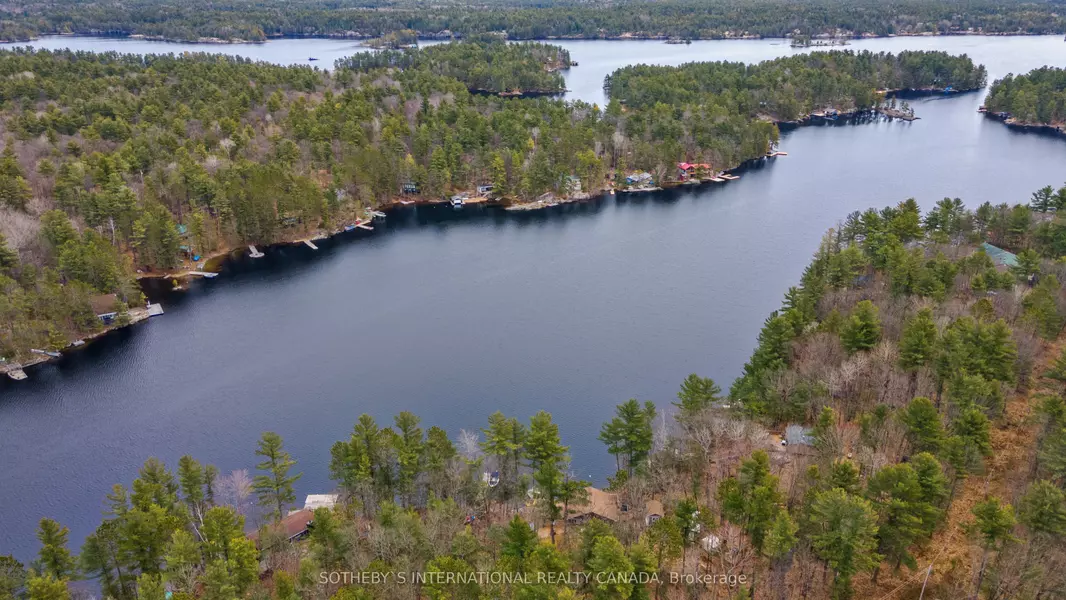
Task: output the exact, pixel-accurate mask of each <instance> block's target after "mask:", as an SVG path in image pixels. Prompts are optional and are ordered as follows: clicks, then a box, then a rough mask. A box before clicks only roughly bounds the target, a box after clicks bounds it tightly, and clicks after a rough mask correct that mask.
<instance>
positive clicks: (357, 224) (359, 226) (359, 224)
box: [355, 223, 374, 231]
mask: <svg viewBox="0 0 1066 600" xmlns="http://www.w3.org/2000/svg"><path fill="white" fill-rule="evenodd" d="M355 226H356V227H358V228H359V229H365V230H367V231H374V228H373V227H371V226H370V225H367V224H366V223H356V224H355Z"/></svg>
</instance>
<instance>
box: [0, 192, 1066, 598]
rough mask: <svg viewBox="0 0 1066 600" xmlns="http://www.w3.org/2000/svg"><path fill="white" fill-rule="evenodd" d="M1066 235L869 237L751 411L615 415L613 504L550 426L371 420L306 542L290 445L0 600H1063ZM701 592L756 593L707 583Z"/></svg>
mask: <svg viewBox="0 0 1066 600" xmlns="http://www.w3.org/2000/svg"><path fill="white" fill-rule="evenodd" d="M1062 211H1066V186H1064V187H1062V188H1059V189H1057V190H1056V189H1055V188H1052V187H1050V186H1048V187H1044V188H1042V189H1040V190H1038V191H1036V192H1035V193H1033V195H1032V198H1031V201H1030V203H1029V204H1028V205H1015V206H1010V205H1007V204H1001V205H992V204H989V203H985V204H983V205H981V206H979V207H977V208H976V209H974V210H968V209H966V208H964V207H963V204H962V202H961V201H960V200H958V199H947V198H945V199H944V200H942V201H941V202H938V203H937V204H936V206H935V207H934V208H933V209H932V210H930V211H929V212H927V213H925V214H924V215H923V214H922V213H921V211H920V210H919V209H918V207H917V203H916V202H915V201H914V200H907V201H904V202H901V203H900V204H898V205H896V206H890V207H885V208H883V209H881V210H875V209H870V210H867V211H863V212H856V213H853V214H852V215H849V216H848V217H847V219H845V220H844V221H842V222H841V223H840V224H839V225H838V227H836V228H834V229H832V230H830V231H829V232H828V233H827V234H826V236H825V237H824V238H823V242H822V244H821V246H820V248H819V250H818V251H817V253H816V254H815V256H814V257H813V259H812V261H811V263H810V265H809V266H808V268H807V269H806V270H805V271H804V273H803V276H802V277H801V279H800V282H799V284H798V285H797V286H796V287H793V288H791V289H789V291H788V292H787V293H786V295H785V299H784V303H783V306H782V308H781V310H779V311H776V312H774V313H773V314H771V315H770V317H769V318H768V319H767V321H766V323H765V326H764V328H763V330H762V332H761V333H760V335H759V339H758V344H757V347H756V349H755V350H754V351H753V353H752V356H751V358H750V360H749V362H748V364H747V365H746V366H745V368H744V373H743V375H742V376H741V377H739V378H738V379H737V380H736V381H735V382H734V383H733V385H732V386H730V389H729V391H728V392H723V391H722V389H721V388H720V387H719V386H718V385H717V384H716V383H715V382H714V381H712V380H710V379H707V378H703V377H700V376H698V375H696V374H693V375H690V376H689V377H688V378H687V379H685V381H684V382H682V384H681V386H680V390H679V392H678V394H677V398H676V399H675V401H674V402H672V403H671V404H666V403H665V402H663V403H661V404H659V405H656V404H655V403H653V402H648V401H645V402H640V401H638V400H635V399H634V400H629V401H626V402H623V403H622V404H620V405H618V406H617V408H616V411H615V415H614V416H613V417H612V418H611V419H610V420H609V421H607V422H605V423H604V424H603V426H602V427H601V430H600V435H599V439H600V441H602V442H603V443H604V445H605V447H606V449H607V451H608V452H609V453H610V454H611V455H612V456H614V457H615V458H616V462H617V465H618V470H617V472H616V473H615V474H614V475H613V476H611V477H610V478H609V480H608V483H609V486H608V487H607V488H606V489H599V488H596V487H593V486H591V485H590V483H589V482H586V481H581V480H580V478H578V477H576V476H574V474H573V473H572V472H571V469H570V466H569V465H570V460H571V456H570V453H569V449H568V448H567V446H566V445H565V443H564V442H565V440H563V439H561V438H560V435H559V430H558V426H557V424H556V423H554V422H553V420H552V417H551V415H550V414H548V413H546V412H544V411H540V412H535V414H533V415H532V416H531V418H530V419H529V421H528V423H527V422H525V421H522V420H519V419H518V418H515V417H510V416H507V415H503V414H501V413H495V414H493V415H491V416H489V418H488V421H487V424H486V425H485V426H484V427H482V428H480V429H472V430H464V431H460V432H459V433H458V435H456V436H455V437H454V438H453V437H450V436H449V435H448V433H447V432H445V431H444V430H442V429H440V428H438V427H428V428H426V429H423V424H422V423H421V421H420V419H419V418H418V417H417V416H416V415H414V414H412V413H410V412H400V413H398V414H397V415H396V416H395V418H394V419H393V422H392V424H390V425H384V426H383V425H380V424H379V423H378V422H377V421H375V419H374V418H373V417H371V416H370V415H362V416H360V417H358V419H357V420H356V423H355V424H354V426H353V429H352V432H351V434H350V435H349V436H347V437H346V438H344V439H342V440H339V441H337V442H336V443H334V444H333V445H332V447H331V449H330V452H329V471H330V476H331V479H332V480H333V482H334V483H335V484H336V489H335V490H334V491H335V492H336V494H337V496H336V498H335V504H333V505H332V506H327V507H319V508H315V509H313V510H312V509H307V510H305V511H301V512H297V513H295V514H293V515H291V516H289V517H286V515H287V514H288V509H289V508H290V507H293V506H295V507H297V508H298V507H299V506H300V504H299V502H298V498H297V496H296V493H295V487H296V485H297V483H298V481H299V478H300V473H299V464H298V462H297V460H296V458H295V457H293V456H292V455H290V454H289V453H288V452H287V451H286V450H285V448H284V443H283V441H282V439H281V438H280V436H278V435H277V434H275V433H270V432H267V433H264V434H263V436H262V438H261V440H260V441H259V444H258V447H257V448H256V449H255V454H254V456H255V459H254V460H256V461H258V464H257V465H256V467H255V476H254V477H253V476H252V474H250V473H249V472H248V470H242V469H238V470H236V471H233V472H231V473H229V474H221V473H219V470H218V469H217V468H215V467H213V466H210V465H207V464H203V463H201V462H199V461H197V460H196V459H195V458H194V457H193V456H191V455H190V456H184V457H182V458H181V460H180V461H179V462H178V465H177V469H176V471H173V472H172V471H171V470H170V469H168V468H167V467H166V466H165V465H164V464H163V463H162V462H160V461H159V460H157V459H154V458H152V459H149V460H148V461H147V462H146V463H145V464H144V467H143V468H142V469H141V470H140V471H139V473H138V475H137V478H136V479H134V480H133V483H132V485H131V486H130V487H128V488H127V487H126V486H123V485H116V486H115V488H114V490H113V492H112V493H111V494H109V496H108V498H107V501H106V506H107V508H106V510H105V516H104V520H103V522H102V523H101V524H100V526H99V527H98V529H97V530H96V531H95V532H94V533H93V534H92V535H90V536H89V538H88V539H87V540H86V541H85V543H84V544H83V545H82V546H81V550H80V552H79V553H77V554H75V553H74V552H72V551H71V549H70V542H71V540H69V532H68V531H67V530H66V529H65V528H64V527H63V526H62V525H61V524H59V523H56V522H55V521H52V520H51V519H48V518H47V516H46V518H44V519H42V520H41V522H40V524H39V530H38V539H39V542H40V550H39V554H38V556H37V559H36V560H35V561H34V562H33V564H31V565H30V566H29V567H26V566H24V565H23V564H22V563H20V562H19V561H17V560H16V559H15V558H14V557H0V567H2V568H0V598H19V599H22V598H28V599H29V600H65V599H68V598H70V597H72V591H71V588H70V587H69V583H70V582H71V581H74V580H77V579H80V578H87V579H91V580H95V581H96V582H98V584H99V585H100V586H101V588H102V590H103V591H104V592H105V593H106V594H107V595H108V596H109V597H112V598H115V599H116V600H133V599H138V600H160V599H162V598H165V597H167V596H166V593H167V592H169V593H171V594H172V595H171V596H169V597H171V598H174V599H177V600H191V599H194V598H203V599H205V600H232V599H233V598H254V599H263V600H266V599H268V598H272V599H273V598H276V599H277V600H294V599H296V598H300V599H306V600H317V599H325V598H331V599H338V600H351V599H360V600H364V599H369V598H389V599H391V598H412V599H413V598H416V597H431V598H481V597H493V598H506V599H511V598H515V599H526V598H571V599H572V598H595V599H615V598H618V599H634V600H635V599H648V598H651V597H652V596H653V595H654V596H655V597H657V598H682V597H688V595H691V594H695V593H697V590H698V589H702V590H703V591H702V593H703V594H713V595H715V596H718V597H722V598H731V599H732V598H735V599H737V600H739V599H741V598H754V599H756V600H758V599H763V598H765V599H769V598H774V599H778V598H796V597H799V598H830V597H832V598H835V599H840V600H847V599H849V598H854V597H863V596H868V597H881V596H882V595H884V594H886V593H889V592H900V591H902V593H904V594H905V595H906V594H912V595H913V594H917V593H918V591H919V589H922V588H924V589H925V590H926V592H925V593H926V594H928V595H930V596H932V597H944V598H960V597H970V598H984V599H994V598H1054V597H1057V596H1058V595H1060V593H1061V592H1062V591H1063V590H1064V589H1066V569H1064V567H1066V392H1064V389H1066V388H1064V387H1063V383H1064V382H1066V348H1064V347H1063V346H1062V344H1061V340H1060V339H1059V336H1060V334H1061V332H1062V328H1063V324H1064V323H1066V288H1064V286H1063V283H1062V282H1063V281H1066V265H1064V264H1063V262H1062V261H1061V260H1060V257H1061V256H1062V255H1063V250H1062V249H1063V248H1064V247H1066V246H1064V244H1063V242H1062V240H1060V239H1059V238H1063V239H1066V217H1063V216H1060V213H1061V212H1062ZM989 244H993V245H992V246H990V245H989ZM1008 251H1009V252H1010V253H1011V254H1005V253H1004V252H1008ZM530 410H531V412H533V411H534V410H535V407H531V409H530ZM251 458H252V454H251V453H249V459H250V460H251ZM322 491H325V490H322ZM332 502H334V501H333V500H331V503H332ZM306 521H310V522H311V526H310V527H306ZM294 524H295V526H296V527H297V530H298V531H300V532H302V533H300V535H298V536H295V538H294V539H290V538H291V537H293V530H292V529H291V527H293V526H294ZM253 530H254V532H253ZM930 564H932V565H934V566H935V569H933V570H932V571H931V573H930V576H929V578H928V579H927V580H923V576H924V575H925V573H926V567H927V566H928V565H930ZM332 572H351V573H377V574H379V575H380V574H385V573H393V574H395V573H400V572H402V573H414V572H421V573H430V574H436V576H435V577H431V578H430V579H429V581H428V582H427V583H424V584H422V585H415V584H410V583H403V582H400V581H398V580H397V579H396V578H395V577H393V578H392V579H387V578H382V579H379V580H377V581H376V582H374V583H364V582H360V583H357V584H352V583H351V582H350V581H349V582H345V581H343V580H340V579H336V580H331V579H330V578H329V577H325V578H324V577H322V573H327V574H328V573H332ZM479 573H510V574H512V577H511V578H509V579H506V578H505V579H500V580H496V581H493V580H492V579H491V578H489V577H483V578H481V579H479V577H478V574H479ZM550 573H556V574H563V573H580V574H582V575H583V576H582V577H576V578H575V577H570V578H567V579H565V580H562V579H556V580H551V581H548V580H547V576H548V574H550ZM701 573H702V574H704V575H708V574H719V575H726V574H727V575H731V576H732V577H728V578H726V579H724V581H723V582H722V583H715V584H713V585H711V586H710V587H711V588H712V589H707V586H706V585H705V584H702V583H699V584H697V583H686V580H685V576H695V575H697V574H701ZM514 575H518V577H515V576H514ZM741 575H743V577H740V576H741Z"/></svg>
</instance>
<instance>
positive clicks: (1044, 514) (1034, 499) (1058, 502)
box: [1018, 481, 1066, 539]
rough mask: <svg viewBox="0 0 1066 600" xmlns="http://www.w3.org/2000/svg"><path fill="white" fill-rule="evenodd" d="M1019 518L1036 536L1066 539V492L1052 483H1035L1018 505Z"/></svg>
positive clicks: (1030, 486)
mask: <svg viewBox="0 0 1066 600" xmlns="http://www.w3.org/2000/svg"><path fill="white" fill-rule="evenodd" d="M1018 517H1019V520H1020V521H1021V522H1022V524H1023V525H1025V526H1026V528H1028V529H1029V531H1030V532H1032V533H1033V534H1034V535H1038V536H1043V537H1046V538H1051V539H1057V538H1064V537H1066V492H1063V491H1062V490H1061V489H1059V488H1058V487H1056V486H1055V485H1054V484H1053V483H1051V482H1050V481H1034V482H1033V483H1031V484H1030V485H1029V489H1027V490H1026V491H1025V495H1023V496H1022V498H1021V500H1020V501H1019V503H1018Z"/></svg>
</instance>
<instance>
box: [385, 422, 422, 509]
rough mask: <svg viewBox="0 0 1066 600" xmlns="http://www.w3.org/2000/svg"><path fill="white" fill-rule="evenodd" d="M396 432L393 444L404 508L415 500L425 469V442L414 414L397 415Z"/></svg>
mask: <svg viewBox="0 0 1066 600" xmlns="http://www.w3.org/2000/svg"><path fill="white" fill-rule="evenodd" d="M395 422H396V432H397V435H396V436H395V437H393V443H394V446H395V448H396V457H397V478H396V479H397V480H396V483H397V487H398V491H399V492H400V496H401V497H402V498H403V502H404V506H410V505H411V503H412V501H413V500H414V494H415V484H416V482H417V480H418V478H419V476H420V475H421V474H422V471H423V469H424V467H425V440H424V439H423V436H422V428H421V427H419V426H418V425H419V423H420V422H421V420H420V419H419V418H418V417H417V416H415V415H414V414H413V413H411V412H408V411H403V412H401V413H400V414H398V415H396V418H395Z"/></svg>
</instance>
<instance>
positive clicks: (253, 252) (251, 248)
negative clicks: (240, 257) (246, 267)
mask: <svg viewBox="0 0 1066 600" xmlns="http://www.w3.org/2000/svg"><path fill="white" fill-rule="evenodd" d="M248 253H249V254H248V255H249V256H251V257H252V258H263V257H264V256H266V254H263V253H262V252H260V251H259V250H257V249H256V247H255V246H248Z"/></svg>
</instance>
